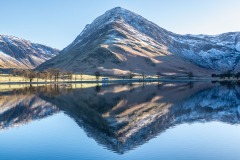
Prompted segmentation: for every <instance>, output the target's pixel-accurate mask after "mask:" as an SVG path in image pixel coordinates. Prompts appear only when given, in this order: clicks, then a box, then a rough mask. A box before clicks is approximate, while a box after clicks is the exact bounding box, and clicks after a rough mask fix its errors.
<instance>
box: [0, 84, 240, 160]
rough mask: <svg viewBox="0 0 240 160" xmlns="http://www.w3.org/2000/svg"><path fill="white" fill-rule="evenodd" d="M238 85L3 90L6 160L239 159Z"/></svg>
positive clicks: (0, 105) (1, 145)
mask: <svg viewBox="0 0 240 160" xmlns="http://www.w3.org/2000/svg"><path fill="white" fill-rule="evenodd" d="M239 124H240V85H238V84H229V83H222V84H219V83H211V82H209V83H207V82H206V83H145V84H142V83H134V84H109V85H106V84H105V85H101V84H100V85H96V84H92V85H89V86H87V87H86V86H84V85H81V84H72V85H65V86H64V85H60V86H57V85H48V86H31V87H30V86H28V87H15V88H14V87H12V86H9V87H5V88H4V89H0V159H2V160H8V159H9V160H16V159H17V160H48V159H49V160H55V159H56V160H80V159H81V160H85V159H86V160H96V159H100V160H105V159H106V160H108V159H109V160H122V159H126V160H146V159H150V160H154V159H156V160H159V159H164V160H168V159H170V160H171V159H177V160H181V159H182V160H188V159H189V160H193V159H194V160H195V159H196V160H198V159H199V160H202V159H209V160H210V159H211V160H212V159H218V160H221V159H222V160H226V159H231V160H235V159H236V160H239V157H240V152H239V146H240V125H239Z"/></svg>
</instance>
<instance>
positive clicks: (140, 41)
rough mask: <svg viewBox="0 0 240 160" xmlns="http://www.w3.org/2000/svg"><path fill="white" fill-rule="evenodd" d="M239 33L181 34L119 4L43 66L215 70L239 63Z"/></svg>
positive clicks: (172, 71)
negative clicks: (214, 34) (211, 34)
mask: <svg viewBox="0 0 240 160" xmlns="http://www.w3.org/2000/svg"><path fill="white" fill-rule="evenodd" d="M239 37H240V33H226V34H221V35H218V36H204V35H197V36H195V35H178V34H175V33H172V32H169V31H167V30H165V29H163V28H161V27H159V26H157V25H156V24H154V23H152V22H150V21H148V20H147V19H145V18H143V17H141V16H140V15H137V14H135V13H133V12H130V11H128V10H126V9H123V8H120V7H117V8H114V9H111V10H109V11H107V12H106V13H105V14H103V15H102V16H100V17H98V18H97V19H95V20H94V21H93V22H92V23H91V24H90V25H87V26H86V27H85V29H84V30H83V31H82V33H81V34H80V35H79V36H78V37H77V38H76V39H75V40H74V41H73V42H72V43H71V44H70V45H69V46H68V47H66V48H65V49H64V50H62V51H61V52H60V54H59V55H58V56H56V57H54V58H53V59H51V60H49V61H47V62H45V63H43V64H42V65H40V66H39V67H38V69H39V70H45V69H47V68H60V69H63V70H71V71H74V72H86V73H93V72H94V71H95V70H101V71H102V72H104V73H110V74H124V73H126V72H127V71H133V72H135V73H142V72H145V73H148V74H155V73H156V72H158V71H160V72H162V73H166V74H186V73H188V72H194V73H197V74H210V73H212V72H216V71H217V72H223V71H227V70H235V69H236V68H238V64H239V59H240V47H239V46H240V40H239V39H240V38H239Z"/></svg>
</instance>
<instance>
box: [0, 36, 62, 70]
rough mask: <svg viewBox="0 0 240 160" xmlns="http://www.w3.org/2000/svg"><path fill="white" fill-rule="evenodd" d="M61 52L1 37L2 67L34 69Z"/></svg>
mask: <svg viewBox="0 0 240 160" xmlns="http://www.w3.org/2000/svg"><path fill="white" fill-rule="evenodd" d="M58 52H59V50H57V49H54V48H51V47H48V46H45V45H42V44H38V43H32V42H31V41H28V40H24V39H22V38H18V37H16V36H9V35H0V55H1V57H0V67H1V68H4V69H11V68H23V69H33V68H35V67H37V66H38V65H40V64H41V63H43V62H45V61H46V60H48V59H50V58H52V57H54V56H56V55H57V54H58Z"/></svg>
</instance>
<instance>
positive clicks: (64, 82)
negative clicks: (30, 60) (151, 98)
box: [0, 78, 240, 85]
mask: <svg viewBox="0 0 240 160" xmlns="http://www.w3.org/2000/svg"><path fill="white" fill-rule="evenodd" d="M238 81H240V80H238V79H214V78H202V79H201V78H192V79H188V78H160V79H157V78H150V79H149V78H148V79H115V80H108V81H102V80H80V81H79V80H78V81H75V80H72V81H58V82H55V81H47V82H0V84H8V85H11V84H12V85H14V84H73V83H134V82H146V83H148V82H238Z"/></svg>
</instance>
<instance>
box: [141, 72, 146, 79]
mask: <svg viewBox="0 0 240 160" xmlns="http://www.w3.org/2000/svg"><path fill="white" fill-rule="evenodd" d="M141 75H142V79H143V80H144V79H145V73H144V72H142V73H141Z"/></svg>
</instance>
